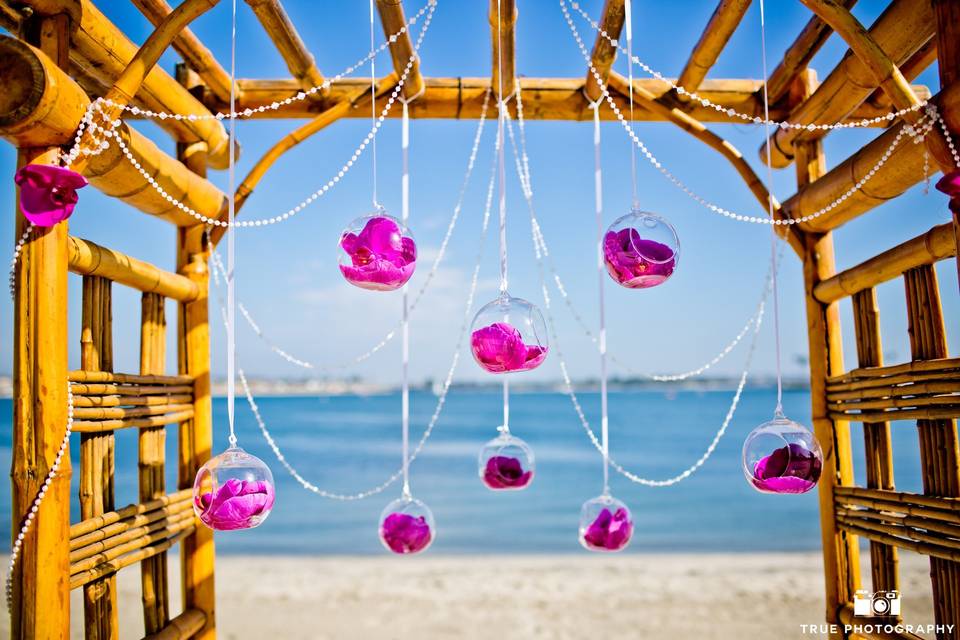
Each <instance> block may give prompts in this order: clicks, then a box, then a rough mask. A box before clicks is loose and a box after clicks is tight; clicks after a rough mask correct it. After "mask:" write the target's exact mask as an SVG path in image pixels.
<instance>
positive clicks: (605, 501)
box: [580, 493, 633, 552]
mask: <svg viewBox="0 0 960 640" xmlns="http://www.w3.org/2000/svg"><path fill="white" fill-rule="evenodd" d="M631 538H633V514H631V513H630V509H629V508H628V507H627V505H625V504H624V503H623V502H621V501H620V500H617V499H616V498H614V497H613V496H611V495H610V494H609V493H604V494H602V495H599V496H597V497H596V498H593V499H591V500H587V501H586V502H584V503H583V507H581V509H580V544H581V545H583V547H584V548H585V549H588V550H590V551H599V552H611V551H623V550H624V549H626V548H627V545H629V544H630V540H631Z"/></svg>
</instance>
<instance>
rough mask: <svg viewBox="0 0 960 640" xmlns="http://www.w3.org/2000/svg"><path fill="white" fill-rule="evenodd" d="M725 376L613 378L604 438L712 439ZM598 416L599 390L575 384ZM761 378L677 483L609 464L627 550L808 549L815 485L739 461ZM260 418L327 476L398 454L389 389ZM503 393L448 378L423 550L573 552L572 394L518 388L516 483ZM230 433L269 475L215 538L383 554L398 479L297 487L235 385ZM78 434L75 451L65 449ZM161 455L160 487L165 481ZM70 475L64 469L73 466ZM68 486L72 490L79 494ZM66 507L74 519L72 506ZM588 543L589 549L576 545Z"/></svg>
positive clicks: (767, 407)
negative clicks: (496, 472)
mask: <svg viewBox="0 0 960 640" xmlns="http://www.w3.org/2000/svg"><path fill="white" fill-rule="evenodd" d="M732 395H733V394H732V392H726V391H705V392H694V391H679V392H675V391H670V392H655V391H624V392H617V393H613V394H611V398H610V412H611V425H612V427H611V450H612V453H613V456H614V457H615V458H616V459H618V460H619V461H620V462H621V463H622V464H624V465H625V466H626V467H628V468H629V469H631V470H633V471H634V472H636V473H638V474H641V475H643V476H646V477H650V478H664V477H669V476H672V475H674V474H676V473H679V472H680V471H682V470H683V469H685V468H686V467H687V466H689V465H690V464H692V463H693V462H694V461H695V460H696V459H697V458H699V457H700V455H701V454H702V453H703V451H704V449H705V448H706V447H707V445H708V444H709V443H710V440H711V439H712V438H713V434H714V432H715V431H716V429H717V428H718V427H719V425H720V423H721V421H722V420H723V417H724V415H725V413H726V411H727V408H728V406H729V403H730V400H731V397H732ZM435 402H436V399H435V397H434V396H433V395H431V394H429V393H414V394H413V398H412V434H411V440H412V441H413V442H416V441H417V440H418V439H419V437H420V433H421V432H422V429H423V427H424V425H425V424H426V423H427V420H428V419H429V416H430V413H431V412H432V411H433V408H434V405H435ZM582 402H583V404H584V408H585V410H586V412H587V415H588V416H589V417H590V418H591V419H595V418H596V415H597V413H598V405H599V402H598V396H597V394H593V393H584V394H583V397H582ZM773 404H774V393H773V391H771V390H765V389H755V390H747V391H746V392H745V393H744V396H743V398H742V401H741V404H740V408H739V409H738V411H737V414H736V417H735V418H734V420H733V422H732V424H731V425H730V428H729V430H728V432H727V434H726V436H725V437H724V439H723V440H722V441H721V443H720V445H719V447H718V448H717V450H716V452H715V453H714V455H713V457H712V458H710V460H709V461H708V462H707V463H706V465H704V466H703V467H702V468H701V469H700V470H699V471H698V472H697V473H696V474H694V475H693V476H692V477H690V478H688V479H687V480H686V481H684V482H682V483H680V484H679V485H677V486H673V487H668V488H659V489H650V488H646V487H641V486H638V485H635V484H632V483H631V482H629V481H628V480H626V479H625V478H623V477H620V476H618V475H617V474H615V473H614V474H613V476H612V478H613V479H612V485H613V493H614V495H615V496H617V497H619V498H620V499H621V500H623V501H625V502H626V503H627V504H628V505H629V506H630V508H631V509H632V510H633V514H634V519H635V523H636V534H635V537H634V541H633V544H632V545H631V551H633V552H638V551H647V552H649V551H772V550H808V549H816V548H819V530H818V526H819V524H818V523H819V520H818V513H817V495H816V493H815V492H814V493H811V494H808V495H802V496H769V495H761V494H758V493H756V492H754V491H753V490H752V489H750V488H749V487H748V486H747V484H746V483H745V481H744V479H743V476H742V474H741V471H740V447H741V444H742V442H743V438H744V437H745V436H746V434H747V433H748V432H749V431H750V429H752V428H753V427H754V426H755V425H756V424H759V423H760V422H763V421H765V420H767V419H769V417H770V414H771V412H772V409H773ZM259 405H260V408H261V411H262V413H263V415H264V417H265V419H266V420H267V423H268V425H269V426H270V429H271V431H272V433H273V435H274V437H275V438H276V439H277V441H278V443H279V445H280V446H281V448H282V449H283V450H284V453H285V455H286V457H287V459H288V460H290V461H291V462H292V463H293V464H294V465H295V466H296V467H297V468H298V469H299V470H300V471H301V473H302V474H303V475H304V476H306V477H307V478H308V479H310V480H311V481H312V482H314V484H317V485H318V486H321V487H323V488H325V489H328V490H330V491H338V492H358V491H362V490H365V489H367V488H370V487H372V486H375V485H378V484H380V483H381V482H383V481H384V480H385V479H386V478H387V477H389V476H390V475H391V474H392V473H393V472H394V471H395V470H396V469H397V468H399V465H400V426H399V410H400V400H399V395H396V394H394V395H385V396H367V397H360V396H345V397H320V398H264V399H262V400H260V401H259ZM785 406H786V410H787V414H788V415H789V416H791V417H792V418H794V419H795V420H799V421H802V422H804V423H805V424H809V422H810V405H809V394H807V393H806V392H788V393H787V394H786V396H785ZM500 411H501V408H500V396H499V393H494V392H490V393H487V392H477V391H452V392H451V393H450V395H449V398H448V401H447V406H446V408H445V409H444V412H443V415H442V417H441V419H440V422H439V423H438V425H437V427H436V430H435V432H434V434H433V436H432V438H431V439H430V440H429V441H428V442H427V445H426V447H425V448H424V451H423V454H422V455H421V457H420V458H418V459H417V460H416V462H415V463H414V464H413V466H412V467H411V480H412V488H413V492H414V495H416V496H417V497H419V498H420V499H422V500H423V501H425V502H426V503H427V504H428V505H429V506H430V507H431V508H432V509H433V512H434V515H435V517H436V522H437V539H436V543H435V544H434V546H433V547H432V549H431V553H437V554H440V553H448V554H462V553H478V554H479V553H578V552H581V551H582V550H581V549H580V546H579V545H578V543H577V535H576V529H577V520H578V514H579V509H580V505H581V504H582V502H583V501H584V500H587V499H588V498H591V497H594V496H595V495H596V494H598V493H599V492H600V489H601V484H602V482H601V462H600V456H599V454H598V453H597V451H596V450H595V449H594V448H593V446H592V445H591V443H590V441H589V440H588V439H587V437H586V434H585V432H584V431H583V429H582V427H581V426H580V423H579V421H578V420H577V417H576V415H575V414H574V412H573V409H572V406H571V404H570V401H569V399H568V398H567V397H565V396H563V395H560V394H548V393H529V394H522V393H521V394H515V395H514V397H513V399H512V402H511V422H512V428H513V432H514V434H515V435H518V436H520V437H522V438H524V439H525V440H527V441H528V442H529V443H530V445H531V446H532V447H533V449H534V451H535V454H536V457H537V473H536V479H535V481H534V482H533V483H532V484H531V485H530V486H529V487H528V488H527V489H526V490H525V491H520V492H510V493H506V494H502V493H501V494H497V493H493V492H491V491H489V490H487V489H486V488H484V487H483V486H482V485H481V483H480V481H479V480H478V478H477V470H476V465H477V462H476V455H477V451H478V449H479V447H480V446H481V444H482V443H483V442H484V441H486V440H487V439H490V438H492V437H494V436H495V435H496V431H495V428H496V425H497V424H498V423H499V417H500ZM11 412H12V409H11V401H10V400H9V399H3V400H0V465H2V466H3V467H4V468H7V469H9V466H10V446H9V445H10V435H11ZM214 418H215V425H216V429H217V433H216V442H217V445H218V447H219V446H223V447H225V446H226V440H227V437H226V431H225V430H226V425H225V405H224V402H223V401H222V400H218V401H217V403H216V406H215V416H214ZM237 430H238V436H239V438H240V444H241V445H242V446H243V447H244V448H245V449H247V450H248V451H249V452H251V453H253V454H255V455H257V456H260V457H261V458H262V459H263V460H264V461H266V462H267V463H268V464H269V465H270V466H271V468H272V469H273V472H274V477H275V478H276V480H277V502H276V506H275V508H274V510H273V514H272V515H271V516H270V518H269V520H267V522H266V523H264V524H263V525H262V526H260V527H259V528H257V529H255V530H252V531H245V532H231V533H224V534H218V536H217V548H218V551H221V552H228V553H229V552H234V553H293V554H370V553H382V549H381V547H380V545H379V542H378V540H377V535H376V523H377V518H378V516H379V514H380V511H381V510H382V508H383V507H384V506H385V505H386V504H387V502H389V501H390V500H393V499H394V498H396V497H398V496H399V493H400V487H399V486H397V485H394V486H392V487H390V488H389V489H387V490H386V491H385V492H384V493H382V494H380V495H377V496H373V497H371V498H368V499H366V500H362V501H357V502H348V503H342V502H334V501H331V500H327V499H323V498H320V497H318V496H315V495H313V494H311V493H308V492H306V491H305V490H303V489H302V488H301V487H300V486H299V485H298V484H297V483H296V482H295V481H294V480H293V479H292V478H291V477H290V476H289V475H287V473H286V471H285V470H284V469H283V468H282V467H281V466H280V465H279V463H278V462H277V460H276V458H275V457H274V455H273V453H272V452H271V451H270V449H269V448H268V447H267V445H266V443H265V442H264V440H263V438H262V437H261V435H260V432H259V430H258V428H257V426H256V423H255V422H254V419H253V416H252V414H251V413H250V411H249V408H248V407H247V405H246V403H245V402H243V401H241V400H238V416H237ZM852 432H853V433H852V436H853V443H854V451H855V456H856V457H855V458H854V460H855V466H857V474H858V477H860V478H861V481H862V472H863V469H862V464H861V463H860V461H862V460H863V457H862V439H863V437H862V433H861V430H860V427H859V426H858V425H854V426H853V427H852ZM893 432H894V451H895V469H896V474H897V481H898V482H897V484H898V488H901V489H903V490H907V491H916V490H918V489H919V485H918V480H917V478H918V470H917V469H918V455H917V444H916V430H915V429H914V428H911V427H910V425H908V424H894V425H893ZM175 447H176V431H175V430H173V429H170V430H168V453H167V459H168V460H175V459H176V450H175ZM78 448H79V437H77V436H74V441H73V443H72V452H73V456H74V458H73V459H74V460H75V461H76V460H77V455H78ZM136 451H137V445H136V434H135V433H134V432H133V431H132V430H127V431H122V432H118V434H117V459H118V464H117V473H116V486H117V504H118V505H124V504H128V503H131V502H135V501H136V485H137V480H136V477H137V476H136V474H137V464H136ZM175 475H176V469H175V465H173V464H171V465H170V466H169V468H168V478H169V480H168V482H169V484H168V487H169V488H171V489H172V488H174V487H175V486H176V484H175V482H176V477H175ZM74 485H75V486H76V477H74ZM75 502H76V501H74V503H75ZM0 518H2V519H3V521H4V522H8V523H9V521H10V494H9V491H3V492H2V497H0ZM73 518H74V520H76V519H77V513H76V505H74V514H73ZM584 553H585V552H584Z"/></svg>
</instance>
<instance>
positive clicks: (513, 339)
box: [470, 294, 548, 373]
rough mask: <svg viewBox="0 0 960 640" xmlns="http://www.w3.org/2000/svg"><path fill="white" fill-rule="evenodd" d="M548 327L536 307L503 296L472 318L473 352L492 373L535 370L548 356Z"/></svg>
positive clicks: (471, 348) (520, 300)
mask: <svg viewBox="0 0 960 640" xmlns="http://www.w3.org/2000/svg"><path fill="white" fill-rule="evenodd" d="M547 349H548V346H547V325H546V323H544V321H543V315H542V314H541V313H540V310H539V309H537V307H536V306H534V305H533V304H531V303H529V302H527V301H526V300H523V299H522V298H513V297H511V296H509V295H507V294H503V295H502V296H500V297H499V298H497V299H496V300H494V301H493V302H490V303H489V304H486V305H484V306H483V307H482V308H481V309H480V311H478V312H477V315H475V316H474V317H473V324H472V325H471V327H470V351H471V353H473V359H474V360H476V361H477V364H479V365H480V366H481V367H482V368H483V369H484V370H486V371H489V372H490V373H510V372H511V371H530V370H531V369H536V368H537V367H539V366H540V365H541V364H543V361H544V360H545V359H546V357H547Z"/></svg>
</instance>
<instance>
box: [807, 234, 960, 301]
mask: <svg viewBox="0 0 960 640" xmlns="http://www.w3.org/2000/svg"><path fill="white" fill-rule="evenodd" d="M956 252H957V246H956V243H955V242H954V237H953V225H952V224H951V223H949V222H948V223H946V224H941V225H937V226H936V227H933V228H932V229H930V230H929V231H927V232H926V233H924V234H922V235H919V236H917V237H916V238H912V239H910V240H907V241H906V242H904V243H902V244H899V245H897V246H896V247H893V248H892V249H888V250H886V251H884V252H883V253H881V254H878V255H876V256H874V257H872V258H870V259H868V260H865V261H864V262H861V263H860V264H858V265H856V266H854V267H850V268H849V269H846V270H844V271H841V272H840V273H838V274H836V275H835V276H833V277H831V278H827V279H826V280H823V281H821V282H820V283H818V284H817V286H816V287H814V288H813V295H814V297H815V298H816V299H817V300H819V301H820V302H823V303H824V304H829V303H831V302H835V301H837V300H840V299H841V298H844V297H846V296H852V295H853V294H855V293H857V292H858V291H863V290H864V289H869V288H870V287H875V286H877V285H878V284H881V283H883V282H887V281H888V280H893V279H894V278H898V277H900V275H902V274H903V272H904V271H907V270H908V269H913V268H914V267H919V266H920V265H924V264H933V263H935V262H939V261H940V260H945V259H946V258H950V257H952V256H954V255H956Z"/></svg>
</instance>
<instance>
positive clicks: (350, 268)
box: [337, 213, 417, 291]
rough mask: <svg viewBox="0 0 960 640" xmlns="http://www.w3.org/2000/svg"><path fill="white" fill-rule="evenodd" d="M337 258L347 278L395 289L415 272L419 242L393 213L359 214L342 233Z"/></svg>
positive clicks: (368, 285) (364, 286)
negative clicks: (390, 214) (391, 214)
mask: <svg viewBox="0 0 960 640" xmlns="http://www.w3.org/2000/svg"><path fill="white" fill-rule="evenodd" d="M337 262H338V264H339V266H340V273H341V274H343V277H344V279H346V281H347V282H349V283H350V284H352V285H353V286H355V287H360V288H361V289H369V290H371V291H394V290H396V289H399V288H400V287H402V286H403V285H404V284H406V283H407V281H408V280H409V279H410V277H411V276H412V275H413V272H414V270H415V269H416V266H417V243H416V242H415V241H414V239H413V234H412V233H411V232H410V230H409V229H407V227H405V226H404V225H403V223H401V222H400V221H399V220H397V219H396V218H394V217H393V216H389V215H387V214H385V213H376V214H373V215H369V216H364V217H361V218H357V219H356V220H354V221H353V222H351V223H350V225H349V226H348V227H347V228H346V229H344V230H343V233H341V234H340V241H339V243H338V251H337Z"/></svg>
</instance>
